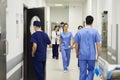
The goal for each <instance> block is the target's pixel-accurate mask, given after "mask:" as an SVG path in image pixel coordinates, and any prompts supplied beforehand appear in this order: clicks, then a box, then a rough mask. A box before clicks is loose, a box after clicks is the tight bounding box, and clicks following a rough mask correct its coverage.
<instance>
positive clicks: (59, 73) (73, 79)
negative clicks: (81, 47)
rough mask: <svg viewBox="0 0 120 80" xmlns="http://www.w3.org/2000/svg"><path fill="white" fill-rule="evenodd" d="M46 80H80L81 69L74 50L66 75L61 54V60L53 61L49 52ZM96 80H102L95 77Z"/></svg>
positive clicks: (49, 51)
mask: <svg viewBox="0 0 120 80" xmlns="http://www.w3.org/2000/svg"><path fill="white" fill-rule="evenodd" d="M46 80H79V68H78V67H77V58H76V57H75V51H74V50H72V52H71V61H70V66H69V70H68V71H67V72H66V73H64V72H63V66H62V57H61V53H59V60H56V59H52V53H51V50H48V55H47V67H46ZM94 80H101V79H99V78H97V77H95V78H94Z"/></svg>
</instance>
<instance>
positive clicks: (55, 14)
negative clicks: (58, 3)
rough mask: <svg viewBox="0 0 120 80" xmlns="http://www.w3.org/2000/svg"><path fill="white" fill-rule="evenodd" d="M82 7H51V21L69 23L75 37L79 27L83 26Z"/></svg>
mask: <svg viewBox="0 0 120 80" xmlns="http://www.w3.org/2000/svg"><path fill="white" fill-rule="evenodd" d="M82 19H83V16H82V7H81V6H70V7H51V8H50V21H51V22H58V23H60V22H61V21H63V22H67V23H69V30H70V31H72V33H73V35H74V34H75V33H76V32H77V27H78V25H83V21H82Z"/></svg>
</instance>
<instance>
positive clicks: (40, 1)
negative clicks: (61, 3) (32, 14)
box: [23, 0, 46, 8]
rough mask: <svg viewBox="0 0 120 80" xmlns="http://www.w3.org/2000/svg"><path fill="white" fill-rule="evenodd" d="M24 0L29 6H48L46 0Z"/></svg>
mask: <svg viewBox="0 0 120 80" xmlns="http://www.w3.org/2000/svg"><path fill="white" fill-rule="evenodd" d="M23 1H24V4H25V5H26V6H27V7H28V8H35V7H45V6H46V2H45V0H23Z"/></svg>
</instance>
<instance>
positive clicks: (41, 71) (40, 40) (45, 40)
mask: <svg viewBox="0 0 120 80" xmlns="http://www.w3.org/2000/svg"><path fill="white" fill-rule="evenodd" d="M33 26H34V30H35V33H33V34H32V36H31V39H30V42H31V43H32V50H31V55H32V62H33V66H34V70H35V73H36V77H37V80H45V65H46V48H47V44H48V45H49V46H51V44H50V43H51V42H50V39H49V37H48V35H47V34H46V33H44V32H43V31H42V30H41V24H40V22H39V21H34V23H33Z"/></svg>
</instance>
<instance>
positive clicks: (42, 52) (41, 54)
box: [32, 31, 50, 61]
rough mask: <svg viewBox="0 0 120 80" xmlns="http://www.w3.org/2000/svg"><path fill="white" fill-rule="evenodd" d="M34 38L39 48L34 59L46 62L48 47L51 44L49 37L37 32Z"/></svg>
mask: <svg viewBox="0 0 120 80" xmlns="http://www.w3.org/2000/svg"><path fill="white" fill-rule="evenodd" d="M32 37H33V39H34V40H35V41H36V43H37V46H38V47H37V50H36V54H35V57H34V58H35V59H37V60H40V61H45V60H46V49H47V45H48V44H50V41H49V38H48V35H47V34H46V33H45V32H42V31H36V32H35V33H34V34H33V35H32Z"/></svg>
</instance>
